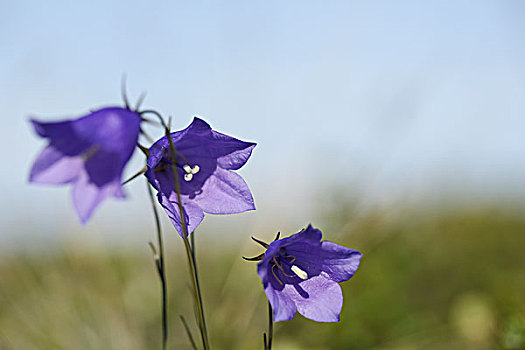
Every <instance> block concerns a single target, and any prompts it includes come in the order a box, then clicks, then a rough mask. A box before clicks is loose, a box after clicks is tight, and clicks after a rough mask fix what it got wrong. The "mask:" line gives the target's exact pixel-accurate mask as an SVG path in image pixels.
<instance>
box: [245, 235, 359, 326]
mask: <svg viewBox="0 0 525 350" xmlns="http://www.w3.org/2000/svg"><path fill="white" fill-rule="evenodd" d="M321 236H322V233H321V231H319V230H317V229H314V228H313V227H312V226H311V225H309V226H308V227H307V228H306V229H303V230H302V231H301V232H298V233H296V234H294V235H292V236H290V237H287V238H283V239H276V240H275V241H273V242H272V243H270V244H269V245H267V244H266V243H264V242H261V241H258V240H256V241H257V242H259V243H261V244H263V245H264V246H267V250H266V252H265V253H264V254H261V255H260V256H258V257H256V258H251V259H247V260H260V262H259V263H258V264H257V273H258V274H259V277H261V279H262V282H263V286H264V291H265V293H266V296H267V298H268V301H269V302H270V305H271V306H272V308H273V319H274V321H276V322H277V321H288V320H291V319H292V318H294V316H295V312H296V311H298V312H299V313H300V314H301V315H303V316H304V317H306V318H309V319H311V320H314V321H318V322H338V321H339V313H340V312H341V308H342V306H343V294H342V291H341V287H340V286H339V284H338V283H340V282H343V281H347V280H348V279H350V278H351V277H352V276H353V275H354V273H355V272H356V270H357V268H358V267H359V262H360V260H361V256H362V255H361V253H360V252H358V251H357V250H353V249H350V248H346V247H343V246H340V245H338V244H335V243H332V242H329V241H323V242H321Z"/></svg>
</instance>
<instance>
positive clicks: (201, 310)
mask: <svg viewBox="0 0 525 350" xmlns="http://www.w3.org/2000/svg"><path fill="white" fill-rule="evenodd" d="M167 136H168V140H169V143H170V156H171V169H172V172H173V178H174V181H175V192H176V194H177V204H178V207H179V214H180V221H181V227H182V239H183V241H184V248H185V249H186V256H187V258H188V265H189V267H190V275H191V279H192V284H193V292H194V294H195V300H196V302H197V316H198V319H199V328H200V331H201V338H202V345H203V347H204V350H209V349H210V344H209V341H208V330H207V329H206V319H205V317H204V307H203V303H202V294H201V290H200V285H199V279H198V275H197V266H196V264H195V261H194V259H193V252H192V249H191V247H190V243H189V240H188V227H187V226H186V220H185V218H184V208H183V207H182V201H181V195H180V183H179V174H178V172H177V156H176V153H175V147H174V145H173V140H172V139H171V135H170V134H169V132H167Z"/></svg>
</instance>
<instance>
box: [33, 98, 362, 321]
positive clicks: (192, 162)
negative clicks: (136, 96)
mask: <svg viewBox="0 0 525 350" xmlns="http://www.w3.org/2000/svg"><path fill="white" fill-rule="evenodd" d="M143 113H146V112H143ZM142 120H143V118H142V114H141V113H140V112H138V111H132V110H130V109H129V108H121V107H109V108H102V109H99V110H96V111H94V112H91V113H89V114H87V115H85V116H82V117H80V118H78V119H74V120H66V121H60V122H51V123H44V122H38V121H36V120H32V121H31V122H32V125H33V127H34V129H35V131H36V133H37V134H38V135H39V136H41V137H43V138H46V139H47V140H48V141H49V144H48V145H47V146H46V147H45V148H44V149H43V151H42V152H41V153H40V155H39V156H38V157H37V159H36V160H35V162H34V164H33V167H32V169H31V173H30V177H29V181H30V182H34V183H38V184H50V185H62V184H69V183H71V184H72V185H73V191H72V192H73V204H74V207H75V210H76V212H77V214H78V216H79V218H80V221H81V222H82V223H86V222H87V221H88V220H89V218H90V217H91V216H92V214H93V212H94V210H95V209H96V208H97V206H98V205H99V204H101V203H102V202H103V201H104V199H106V198H108V197H116V198H124V197H125V195H124V192H123V189H122V173H123V171H124V167H125V166H126V164H127V162H128V161H129V159H130V157H131V155H132V154H133V151H134V149H135V147H136V146H137V145H138V143H137V142H138V137H139V134H140V133H141V127H140V124H141V122H142ZM255 146H256V144H255V143H252V142H245V141H241V140H238V139H236V138H233V137H231V136H228V135H225V134H222V133H219V132H217V131H214V130H212V128H211V127H210V125H208V124H207V123H206V122H205V121H203V120H202V119H199V118H194V120H193V122H192V123H191V124H190V125H189V126H188V127H187V128H185V129H183V130H180V131H177V132H173V133H171V134H169V135H168V131H166V136H164V137H162V138H160V139H159V140H158V141H157V142H155V143H154V144H153V145H152V146H151V147H150V148H149V150H147V151H145V152H146V153H147V154H148V157H147V160H146V170H145V176H146V178H147V180H148V181H149V183H150V184H151V185H152V186H153V187H154V188H155V189H156V190H157V198H158V201H159V203H160V204H161V205H162V207H163V208H164V209H165V211H166V213H167V215H168V216H169V218H170V219H171V221H172V223H173V225H174V226H175V229H176V230H177V231H178V233H179V234H180V235H181V236H183V238H184V239H186V238H187V237H186V236H185V235H184V234H183V232H184V230H183V226H184V225H186V228H187V230H186V233H187V234H190V233H192V232H193V231H194V230H195V228H196V227H197V226H198V225H199V224H200V223H201V221H202V220H203V218H204V213H205V212H206V213H210V214H233V213H241V212H244V211H248V210H254V209H255V206H254V201H253V197H252V194H251V192H250V190H249V188H248V186H247V185H246V183H245V182H244V180H243V179H242V177H241V176H239V175H238V174H237V173H236V172H235V170H238V169H240V168H241V167H242V166H243V165H244V164H246V162H247V161H248V159H249V158H250V156H251V154H252V151H253V149H254V147H255ZM143 149H144V148H143ZM175 175H176V177H175ZM180 209H182V213H181V212H180ZM181 217H182V218H183V220H181ZM321 238H322V234H321V231H319V230H317V229H314V228H313V227H312V226H311V225H310V226H308V227H307V228H306V229H304V230H302V231H300V232H298V233H296V234H294V235H292V236H290V237H287V238H283V239H278V240H275V241H273V242H272V243H271V244H269V245H268V244H265V243H263V242H260V241H258V240H257V241H258V242H259V243H261V244H263V245H264V246H265V247H266V248H267V250H266V252H265V253H263V254H261V255H260V256H259V257H256V258H252V259H248V260H258V261H259V263H258V265H257V272H258V274H259V276H260V278H261V279H262V283H263V287H264V291H265V293H266V296H267V298H268V301H269V302H270V305H271V307H272V308H273V318H274V321H286V320H291V319H292V318H293V317H294V316H295V314H296V312H299V313H300V314H302V315H303V316H305V317H307V318H309V319H312V320H314V321H319V322H335V321H339V314H340V312H341V308H342V305H343V295H342V292H341V287H340V286H339V283H341V282H344V281H347V280H348V279H350V278H351V277H352V276H353V275H354V273H355V272H356V270H357V268H358V267H359V263H360V259H361V256H362V255H361V253H360V252H358V251H356V250H353V249H350V248H345V247H343V246H340V245H337V244H335V243H332V242H329V241H321Z"/></svg>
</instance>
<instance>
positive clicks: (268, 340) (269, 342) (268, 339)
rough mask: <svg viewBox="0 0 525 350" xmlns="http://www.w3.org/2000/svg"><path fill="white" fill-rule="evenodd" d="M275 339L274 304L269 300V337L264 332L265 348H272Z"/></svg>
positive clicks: (266, 349)
mask: <svg viewBox="0 0 525 350" xmlns="http://www.w3.org/2000/svg"><path fill="white" fill-rule="evenodd" d="M272 340H273V310H272V305H271V304H270V302H268V337H266V333H264V350H272Z"/></svg>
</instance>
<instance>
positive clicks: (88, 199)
mask: <svg viewBox="0 0 525 350" xmlns="http://www.w3.org/2000/svg"><path fill="white" fill-rule="evenodd" d="M31 122H32V124H33V127H34V129H35V131H36V133H37V134H38V135H39V136H41V137H43V138H46V139H48V140H49V144H48V146H47V147H45V148H44V150H43V151H42V152H41V153H40V155H39V156H38V157H37V159H36V160H35V163H34V164H33V167H32V169H31V173H30V176H29V181H30V182H34V183H38V184H49V185H62V184H67V183H72V184H73V204H74V206H75V209H76V212H77V214H78V216H79V218H80V221H81V222H82V223H86V222H87V220H88V219H89V218H90V217H91V215H92V214H93V211H94V210H95V208H96V207H97V206H98V205H99V204H100V203H101V202H102V201H103V200H104V199H106V198H107V197H111V196H112V197H116V198H124V197H125V195H124V192H123V191H122V185H121V178H122V172H123V170H124V166H125V165H126V163H127V162H128V160H129V159H130V157H131V155H132V153H133V150H134V149H135V146H136V145H137V140H138V136H139V133H140V122H141V117H140V115H139V114H138V113H137V112H134V111H131V110H129V109H127V108H121V107H108V108H102V109H99V110H96V111H93V112H92V113H89V114H88V115H85V116H82V117H80V118H78V119H75V120H66V121H60V122H51V123H43V122H38V121H36V120H31Z"/></svg>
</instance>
